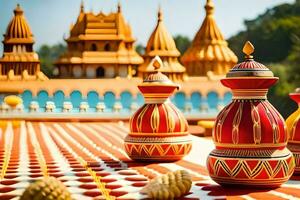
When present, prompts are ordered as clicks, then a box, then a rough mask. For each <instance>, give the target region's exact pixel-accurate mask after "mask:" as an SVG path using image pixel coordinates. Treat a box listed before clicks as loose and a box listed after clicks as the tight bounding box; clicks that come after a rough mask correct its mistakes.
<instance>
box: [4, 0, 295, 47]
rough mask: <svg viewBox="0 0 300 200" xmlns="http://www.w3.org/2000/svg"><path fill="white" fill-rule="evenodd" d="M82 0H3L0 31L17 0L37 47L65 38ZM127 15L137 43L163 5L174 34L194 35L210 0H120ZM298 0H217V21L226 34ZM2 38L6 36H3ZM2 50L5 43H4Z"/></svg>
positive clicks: (111, 0)
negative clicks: (206, 3) (265, 12)
mask: <svg viewBox="0 0 300 200" xmlns="http://www.w3.org/2000/svg"><path fill="white" fill-rule="evenodd" d="M80 2H81V0H0V32H1V36H2V34H3V33H5V30H6V26H7V25H8V23H9V21H10V19H11V18H12V16H13V9H14V8H15V6H16V4H17V3H20V4H21V7H22V8H23V10H24V11H25V16H26V19H27V21H28V22H29V24H30V27H31V30H32V32H33V34H34V36H35V40H36V45H35V49H37V48H38V47H39V46H40V45H41V44H45V43H46V44H55V43H58V42H62V41H63V35H64V34H65V35H66V36H67V35H68V33H69V27H70V24H71V23H72V22H73V23H74V22H75V21H76V18H77V16H78V13H79V7H80ZM120 2H121V5H122V10H123V14H124V17H125V19H126V20H127V21H128V22H129V23H130V24H131V27H132V30H133V35H134V37H135V38H136V39H137V43H142V44H146V42H147V40H148V37H149V36H150V34H151V32H152V30H153V28H154V26H155V24H156V16H157V9H158V6H159V5H160V6H161V7H162V10H163V13H164V20H165V24H166V26H167V28H168V30H169V31H170V33H171V34H172V35H176V34H182V35H186V36H188V37H190V38H193V37H194V35H195V33H196V31H197V30H198V29H199V27H200V25H201V23H202V20H203V18H204V14H205V11H204V8H203V6H204V5H205V2H206V0H120ZM285 2H287V3H291V2H294V0H214V4H215V16H216V20H217V23H218V25H219V27H220V29H221V30H222V32H223V34H224V35H225V37H226V38H228V37H230V36H232V35H234V34H235V33H237V32H239V31H240V30H242V29H243V28H244V25H243V21H244V20H245V19H252V18H254V17H256V16H257V15H258V14H261V13H263V12H264V11H265V10H266V9H267V8H270V7H272V6H274V5H278V4H281V3H285ZM117 3H118V1H117V0H84V5H85V10H86V11H90V10H92V11H93V12H94V13H98V12H100V10H102V11H103V12H105V13H108V12H110V11H112V10H113V11H115V10H116V6H117ZM1 40H2V39H1ZM0 48H1V50H0V52H1V51H2V46H0Z"/></svg>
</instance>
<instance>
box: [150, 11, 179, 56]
mask: <svg viewBox="0 0 300 200" xmlns="http://www.w3.org/2000/svg"><path fill="white" fill-rule="evenodd" d="M146 52H148V55H149V56H156V55H159V56H175V57H177V56H179V55H180V52H179V51H178V50H177V48H176V44H175V42H174V40H173V37H172V36H171V34H170V33H169V32H168V30H167V28H166V26H165V24H164V23H163V14H162V11H161V9H159V11H158V19H157V25H156V27H155V29H154V31H153V32H152V34H151V36H150V38H149V40H148V43H147V46H146Z"/></svg>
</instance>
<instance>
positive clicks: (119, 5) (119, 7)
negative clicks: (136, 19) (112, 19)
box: [118, 1, 122, 13]
mask: <svg viewBox="0 0 300 200" xmlns="http://www.w3.org/2000/svg"><path fill="white" fill-rule="evenodd" d="M120 12H122V9H121V3H120V1H119V2H118V13H120Z"/></svg>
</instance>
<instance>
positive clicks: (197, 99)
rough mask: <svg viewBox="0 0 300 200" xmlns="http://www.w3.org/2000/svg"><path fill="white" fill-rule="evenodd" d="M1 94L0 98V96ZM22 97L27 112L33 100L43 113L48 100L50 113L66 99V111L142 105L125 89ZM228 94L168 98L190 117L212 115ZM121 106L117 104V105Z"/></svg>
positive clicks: (125, 112) (124, 111) (125, 109)
mask: <svg viewBox="0 0 300 200" xmlns="http://www.w3.org/2000/svg"><path fill="white" fill-rule="evenodd" d="M4 96H5V95H2V96H1V101H3V97H4ZM20 96H21V98H22V99H23V104H24V108H23V111H24V112H30V104H31V103H32V102H36V104H38V107H39V108H38V109H37V112H40V113H43V112H45V111H46V104H47V102H48V101H51V102H53V104H54V105H55V109H53V112H54V113H60V112H63V105H64V102H70V103H71V104H72V106H73V108H72V109H71V111H70V113H80V105H81V104H87V105H88V106H89V108H88V109H87V110H86V111H85V113H102V114H106V113H107V114H112V113H116V112H117V111H116V107H117V106H118V105H119V109H120V110H119V111H118V112H117V113H118V114H120V115H131V114H132V113H133V112H135V111H136V109H137V108H138V107H140V106H142V105H143V104H144V98H143V96H142V95H141V94H138V95H137V96H136V97H133V95H132V94H131V93H130V92H128V91H124V92H122V93H121V95H120V98H116V95H115V94H114V93H113V92H110V91H107V92H105V93H104V95H103V96H100V95H99V94H98V93H97V92H96V91H90V92H89V93H88V94H87V97H85V98H84V97H83V95H82V94H81V92H80V91H78V90H74V91H73V92H72V93H71V94H70V97H67V96H65V95H64V93H63V92H62V91H56V92H55V93H54V94H53V96H49V95H48V93H47V91H44V90H42V91H40V92H38V94H37V96H33V95H32V92H31V91H29V90H26V91H24V92H23V93H22V94H21V95H20ZM231 98H232V95H231V93H229V92H228V93H226V94H225V95H224V96H223V97H219V96H218V94H217V93H216V92H214V91H211V92H209V93H208V94H207V96H202V95H201V94H200V93H199V92H194V93H192V94H191V95H190V96H187V95H186V94H185V93H183V92H178V93H176V94H175V95H174V96H173V97H171V101H172V102H173V103H174V104H175V105H176V106H177V107H178V108H179V109H180V110H181V111H182V112H183V113H184V114H188V115H191V116H197V115H198V116H200V115H201V116H202V117H214V116H215V115H216V114H217V113H218V112H219V110H220V109H221V108H223V107H224V106H225V105H227V104H228V103H229V102H230V101H231ZM83 102H85V103H83ZM98 103H101V104H102V105H104V106H105V108H104V110H103V112H98V111H97V109H96V107H97V104H98ZM120 105H121V107H120Z"/></svg>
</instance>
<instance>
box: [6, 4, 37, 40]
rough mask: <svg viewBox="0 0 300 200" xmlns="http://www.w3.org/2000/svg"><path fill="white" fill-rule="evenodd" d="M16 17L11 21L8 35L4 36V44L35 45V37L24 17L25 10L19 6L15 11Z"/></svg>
mask: <svg viewBox="0 0 300 200" xmlns="http://www.w3.org/2000/svg"><path fill="white" fill-rule="evenodd" d="M14 15H15V16H14V17H13V18H12V20H11V21H10V23H9V25H8V27H7V30H6V33H5V35H4V42H6V43H33V42H34V40H33V35H32V32H31V30H30V27H29V25H28V23H27V21H26V19H25V17H24V15H23V10H22V8H21V7H20V5H19V4H17V7H16V8H15V10H14Z"/></svg>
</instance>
